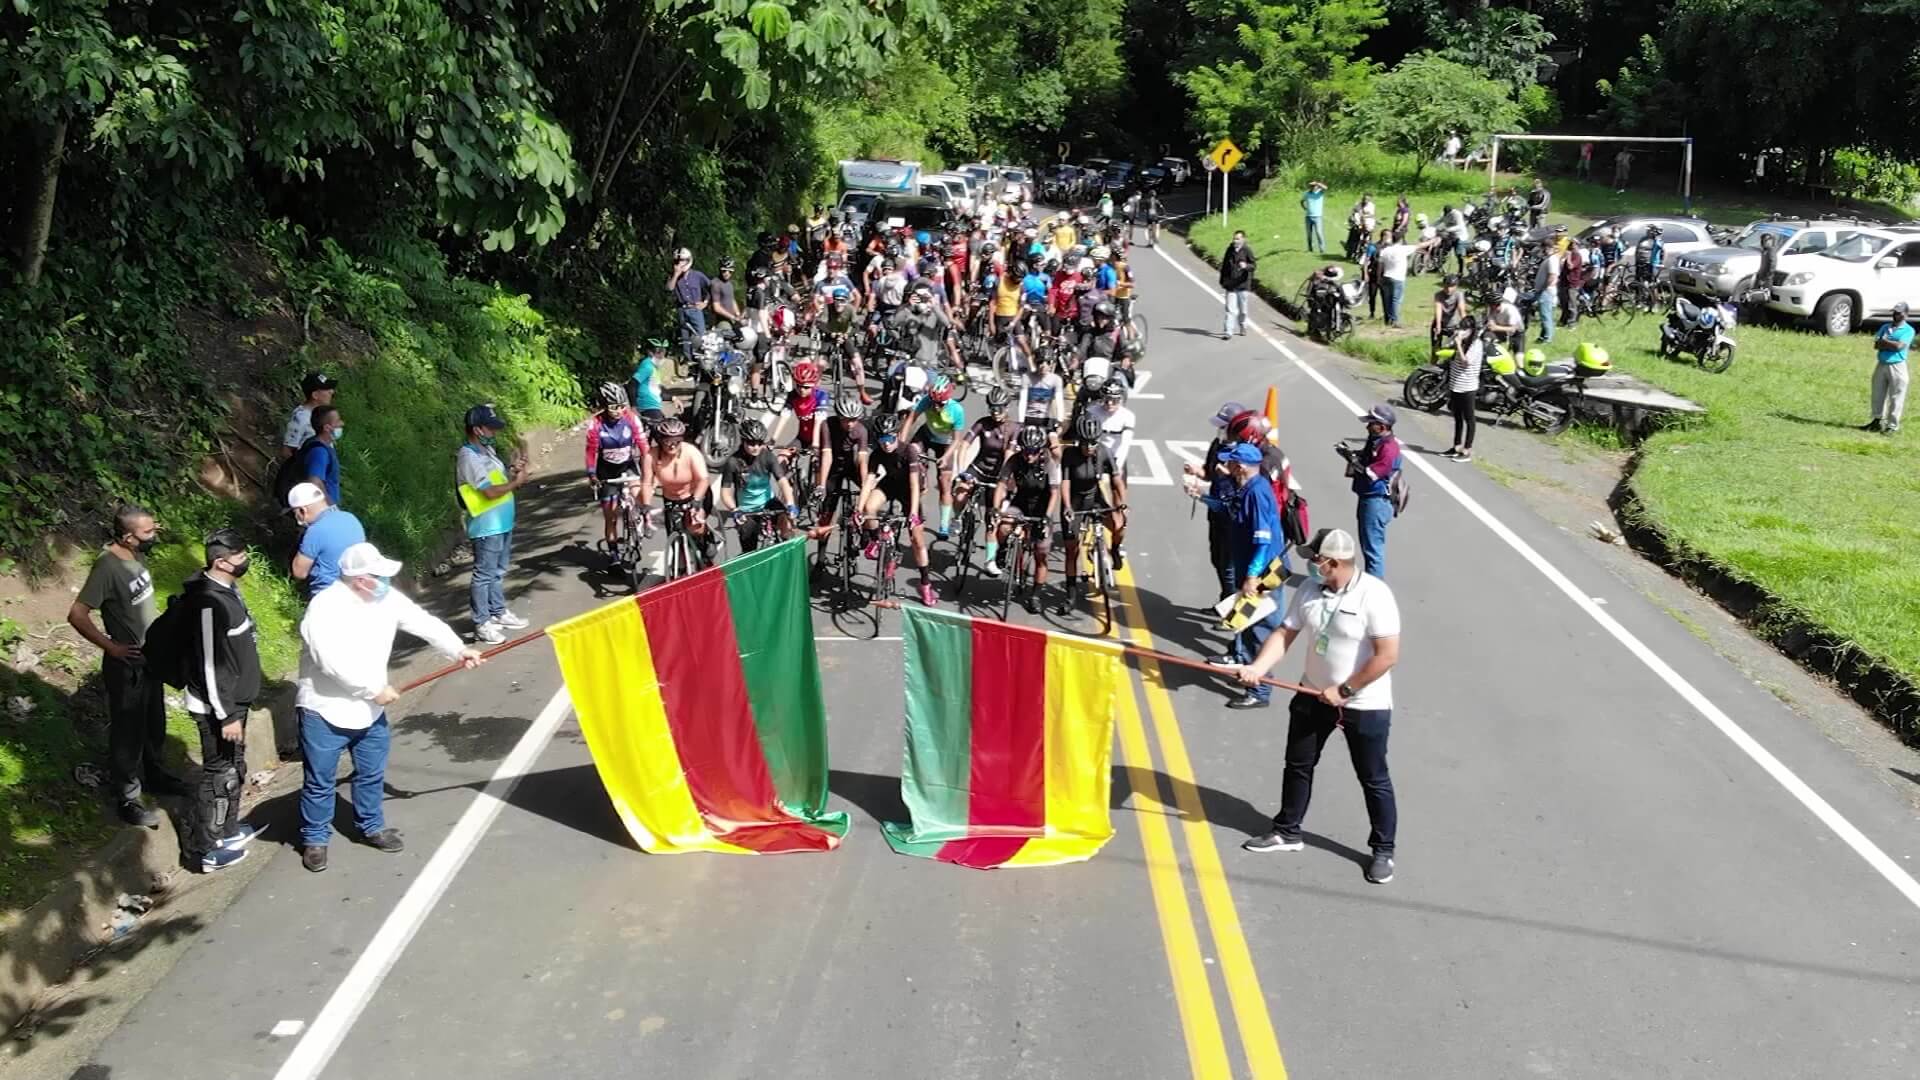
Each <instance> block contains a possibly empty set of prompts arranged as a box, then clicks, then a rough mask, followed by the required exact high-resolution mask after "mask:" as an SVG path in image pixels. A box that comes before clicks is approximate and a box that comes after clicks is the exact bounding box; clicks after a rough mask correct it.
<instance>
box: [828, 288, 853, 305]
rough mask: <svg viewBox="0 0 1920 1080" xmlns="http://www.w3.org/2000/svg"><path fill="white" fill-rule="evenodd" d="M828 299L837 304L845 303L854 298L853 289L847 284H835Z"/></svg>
mask: <svg viewBox="0 0 1920 1080" xmlns="http://www.w3.org/2000/svg"><path fill="white" fill-rule="evenodd" d="M827 299H828V300H831V301H832V302H834V303H836V304H844V303H846V302H847V301H849V300H851V299H853V290H852V289H849V288H847V287H846V286H845V285H835V286H834V287H833V291H832V292H830V293H828V294H827Z"/></svg>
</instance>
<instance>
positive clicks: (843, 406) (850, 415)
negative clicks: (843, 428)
mask: <svg viewBox="0 0 1920 1080" xmlns="http://www.w3.org/2000/svg"><path fill="white" fill-rule="evenodd" d="M833 414H834V415H835V416H838V417H839V418H841V419H842V420H864V419H866V415H867V406H866V403H865V402H863V401H861V400H860V395H859V394H857V393H854V392H852V391H848V392H847V393H843V394H841V395H840V396H839V397H837V398H835V399H834V401H833Z"/></svg>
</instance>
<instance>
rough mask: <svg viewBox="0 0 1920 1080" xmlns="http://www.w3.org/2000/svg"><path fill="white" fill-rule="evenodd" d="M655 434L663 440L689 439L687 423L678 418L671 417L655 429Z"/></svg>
mask: <svg viewBox="0 0 1920 1080" xmlns="http://www.w3.org/2000/svg"><path fill="white" fill-rule="evenodd" d="M653 434H654V436H655V437H656V438H659V439H662V440H665V439H684V438H686V437H687V422H686V421H685V420H682V419H680V418H679V417H677V416H669V417H667V418H666V419H665V420H662V421H660V423H659V424H658V425H656V426H655V427H654V429H653Z"/></svg>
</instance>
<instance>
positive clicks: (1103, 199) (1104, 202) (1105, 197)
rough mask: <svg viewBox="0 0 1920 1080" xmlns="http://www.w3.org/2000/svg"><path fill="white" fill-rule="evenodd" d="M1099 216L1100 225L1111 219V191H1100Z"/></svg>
mask: <svg viewBox="0 0 1920 1080" xmlns="http://www.w3.org/2000/svg"><path fill="white" fill-rule="evenodd" d="M1099 218H1100V223H1101V224H1102V225H1105V224H1106V223H1107V222H1109V221H1112V220H1113V192H1111V191H1103V192H1101V193H1100V213H1099Z"/></svg>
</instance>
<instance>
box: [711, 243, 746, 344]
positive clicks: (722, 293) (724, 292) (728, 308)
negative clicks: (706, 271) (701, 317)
mask: <svg viewBox="0 0 1920 1080" xmlns="http://www.w3.org/2000/svg"><path fill="white" fill-rule="evenodd" d="M707 288H708V291H709V293H710V294H711V295H712V297H713V300H712V304H713V316H714V320H715V322H714V328H715V329H718V328H719V320H721V319H725V320H726V321H727V324H728V325H729V326H732V327H733V328H734V329H735V330H738V329H740V327H742V326H744V325H746V321H747V320H746V317H745V316H743V315H741V314H740V304H739V302H738V299H737V298H736V297H735V296H734V289H733V260H732V259H721V260H720V276H719V277H717V278H714V279H713V280H712V281H710V282H708V285H707Z"/></svg>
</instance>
